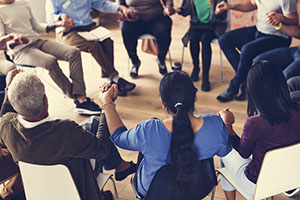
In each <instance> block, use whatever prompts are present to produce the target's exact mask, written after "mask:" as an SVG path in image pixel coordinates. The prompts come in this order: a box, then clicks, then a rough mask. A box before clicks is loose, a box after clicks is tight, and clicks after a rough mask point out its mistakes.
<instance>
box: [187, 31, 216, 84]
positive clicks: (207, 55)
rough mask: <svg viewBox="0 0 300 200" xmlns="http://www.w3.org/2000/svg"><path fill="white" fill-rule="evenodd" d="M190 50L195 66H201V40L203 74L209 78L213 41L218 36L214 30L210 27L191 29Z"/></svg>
mask: <svg viewBox="0 0 300 200" xmlns="http://www.w3.org/2000/svg"><path fill="white" fill-rule="evenodd" d="M190 37H191V38H190V52H191V56H192V59H193V65H194V68H195V67H196V68H198V67H199V53H200V44H199V43H200V42H201V46H202V51H201V58H202V69H203V71H202V74H203V77H205V78H207V79H208V75H209V69H210V64H211V45H210V43H211V41H212V40H213V39H214V38H217V35H216V34H215V32H214V31H213V30H209V29H192V28H191V30H190Z"/></svg>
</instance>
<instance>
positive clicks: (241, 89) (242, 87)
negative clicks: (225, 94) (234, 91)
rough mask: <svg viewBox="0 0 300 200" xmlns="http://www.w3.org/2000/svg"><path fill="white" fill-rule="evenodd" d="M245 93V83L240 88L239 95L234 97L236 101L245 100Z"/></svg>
mask: <svg viewBox="0 0 300 200" xmlns="http://www.w3.org/2000/svg"><path fill="white" fill-rule="evenodd" d="M246 96H247V92H246V82H244V83H242V84H241V86H240V93H239V94H238V95H237V96H236V97H235V99H236V100H237V101H243V100H245V99H246Z"/></svg>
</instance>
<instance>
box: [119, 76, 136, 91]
mask: <svg viewBox="0 0 300 200" xmlns="http://www.w3.org/2000/svg"><path fill="white" fill-rule="evenodd" d="M117 85H118V87H119V88H122V89H123V90H125V91H126V92H130V91H132V90H133V89H134V88H135V86H136V85H135V84H134V83H131V82H129V81H126V80H125V79H123V78H119V80H118V83H117Z"/></svg>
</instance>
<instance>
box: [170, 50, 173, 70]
mask: <svg viewBox="0 0 300 200" xmlns="http://www.w3.org/2000/svg"><path fill="white" fill-rule="evenodd" d="M169 61H170V67H171V68H172V66H173V64H172V57H171V52H170V50H169Z"/></svg>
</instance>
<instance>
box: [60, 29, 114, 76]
mask: <svg viewBox="0 0 300 200" xmlns="http://www.w3.org/2000/svg"><path fill="white" fill-rule="evenodd" d="M92 29H93V27H91V28H90V30H92ZM77 33H78V31H75V30H74V31H71V32H69V33H67V34H63V33H61V34H60V36H59V37H60V39H61V40H62V41H63V42H64V43H65V44H69V45H72V46H75V47H77V48H78V49H80V50H81V51H84V52H88V53H91V54H92V56H93V57H94V58H95V60H96V61H97V63H98V64H99V65H100V66H101V71H102V78H109V79H112V78H113V77H114V76H116V75H118V72H117V71H116V69H115V67H114V48H113V41H112V40H111V39H110V38H108V39H106V40H104V41H102V42H99V41H88V40H86V39H84V38H83V37H81V36H80V35H78V34H77Z"/></svg>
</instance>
